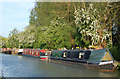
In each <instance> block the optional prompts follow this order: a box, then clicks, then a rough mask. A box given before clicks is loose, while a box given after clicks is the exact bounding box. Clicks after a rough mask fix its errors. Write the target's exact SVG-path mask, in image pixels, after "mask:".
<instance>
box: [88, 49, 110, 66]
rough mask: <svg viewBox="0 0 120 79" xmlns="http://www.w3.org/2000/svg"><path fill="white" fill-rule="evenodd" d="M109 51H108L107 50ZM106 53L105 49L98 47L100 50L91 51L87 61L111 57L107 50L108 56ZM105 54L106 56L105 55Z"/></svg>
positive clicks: (93, 61) (95, 61)
mask: <svg viewBox="0 0 120 79" xmlns="http://www.w3.org/2000/svg"><path fill="white" fill-rule="evenodd" d="M108 52H109V51H108ZM106 53H107V49H100V50H93V51H91V55H90V57H89V60H88V63H97V64H98V63H100V62H101V61H102V60H103V59H110V60H111V58H112V55H111V54H110V52H109V56H108V53H107V54H106ZM105 55H106V57H105Z"/></svg>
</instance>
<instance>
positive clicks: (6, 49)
mask: <svg viewBox="0 0 120 79" xmlns="http://www.w3.org/2000/svg"><path fill="white" fill-rule="evenodd" d="M2 53H4V54H12V50H11V49H10V48H2Z"/></svg>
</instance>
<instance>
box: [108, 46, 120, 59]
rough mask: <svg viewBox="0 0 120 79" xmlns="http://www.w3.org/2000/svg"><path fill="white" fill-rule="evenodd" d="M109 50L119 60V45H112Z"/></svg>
mask: <svg viewBox="0 0 120 79" xmlns="http://www.w3.org/2000/svg"><path fill="white" fill-rule="evenodd" d="M110 52H111V54H112V56H113V58H114V59H115V60H117V61H120V46H113V47H112V48H111V49H110Z"/></svg>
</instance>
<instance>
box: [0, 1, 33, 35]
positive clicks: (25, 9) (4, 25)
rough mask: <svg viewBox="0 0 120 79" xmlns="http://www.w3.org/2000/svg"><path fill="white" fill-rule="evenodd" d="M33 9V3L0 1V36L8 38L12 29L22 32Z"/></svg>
mask: <svg viewBox="0 0 120 79" xmlns="http://www.w3.org/2000/svg"><path fill="white" fill-rule="evenodd" d="M33 7H34V1H26V2H25V1H14V0H12V1H9V2H8V1H7V0H4V1H0V36H3V37H8V35H9V33H10V31H12V30H13V29H14V28H17V29H18V30H19V31H24V28H25V27H26V26H27V25H29V16H30V11H31V9H32V8H33Z"/></svg>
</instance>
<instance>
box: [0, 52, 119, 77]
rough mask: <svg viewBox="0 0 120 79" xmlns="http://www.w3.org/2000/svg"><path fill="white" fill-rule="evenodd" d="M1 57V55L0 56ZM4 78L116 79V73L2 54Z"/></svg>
mask: <svg viewBox="0 0 120 79" xmlns="http://www.w3.org/2000/svg"><path fill="white" fill-rule="evenodd" d="M0 55H1V54H0ZM2 70H3V75H4V76H5V77H117V76H118V74H117V72H115V71H114V72H102V71H95V70H87V69H86V67H85V66H84V65H71V64H61V63H55V62H51V61H50V62H48V61H41V60H40V59H39V58H32V57H25V56H15V55H14V56H13V55H5V54H2Z"/></svg>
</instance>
